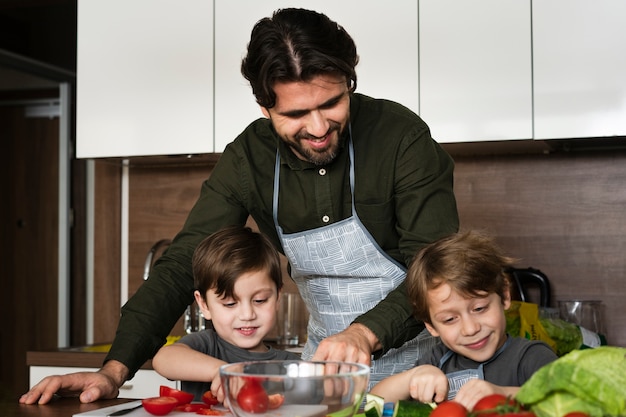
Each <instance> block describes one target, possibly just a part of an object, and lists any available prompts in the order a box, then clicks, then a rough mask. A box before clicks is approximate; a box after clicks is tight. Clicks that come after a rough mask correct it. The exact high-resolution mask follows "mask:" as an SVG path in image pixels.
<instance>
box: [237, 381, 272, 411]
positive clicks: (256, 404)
mask: <svg viewBox="0 0 626 417" xmlns="http://www.w3.org/2000/svg"><path fill="white" fill-rule="evenodd" d="M269 402H270V401H269V396H268V395H267V392H265V389H264V388H263V386H262V385H261V383H260V382H259V381H257V380H254V379H251V378H249V379H247V380H246V383H245V384H244V385H243V387H241V390H240V391H239V393H238V394H237V404H239V407H241V409H242V410H243V411H247V412H249V413H264V412H266V411H267V410H268V408H269Z"/></svg>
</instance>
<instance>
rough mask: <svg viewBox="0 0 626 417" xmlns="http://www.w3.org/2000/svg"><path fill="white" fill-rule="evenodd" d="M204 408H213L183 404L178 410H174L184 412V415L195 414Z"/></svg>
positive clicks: (195, 404)
mask: <svg viewBox="0 0 626 417" xmlns="http://www.w3.org/2000/svg"><path fill="white" fill-rule="evenodd" d="M204 408H211V407H210V406H208V405H206V404H200V403H193V404H181V405H179V406H177V407H176V408H174V410H176V411H182V412H184V413H195V412H197V411H200V410H202V409H204Z"/></svg>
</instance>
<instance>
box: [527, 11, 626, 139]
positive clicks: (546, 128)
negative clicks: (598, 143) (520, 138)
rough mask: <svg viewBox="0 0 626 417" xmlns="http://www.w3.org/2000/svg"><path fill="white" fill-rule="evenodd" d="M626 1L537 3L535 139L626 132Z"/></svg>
mask: <svg viewBox="0 0 626 417" xmlns="http://www.w3.org/2000/svg"><path fill="white" fill-rule="evenodd" d="M624 22H626V2H623V1H620V0H596V1H587V0H541V1H536V2H533V70H534V105H535V111H534V121H535V139H554V138H578V137H600V136H624V135H626V25H625V24H624Z"/></svg>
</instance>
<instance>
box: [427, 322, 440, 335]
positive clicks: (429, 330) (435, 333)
mask: <svg viewBox="0 0 626 417" xmlns="http://www.w3.org/2000/svg"><path fill="white" fill-rule="evenodd" d="M424 326H426V330H428V333H430V334H431V336H433V337H439V332H438V331H437V330H435V328H434V327H433V325H432V324H430V323H426V322H424Z"/></svg>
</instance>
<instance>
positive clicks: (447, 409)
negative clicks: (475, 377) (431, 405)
mask: <svg viewBox="0 0 626 417" xmlns="http://www.w3.org/2000/svg"><path fill="white" fill-rule="evenodd" d="M430 417H467V409H466V408H465V407H463V406H462V405H461V404H460V403H457V402H456V401H444V402H442V403H439V404H438V405H437V407H436V408H435V409H434V410H433V411H432V412H431V413H430Z"/></svg>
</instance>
